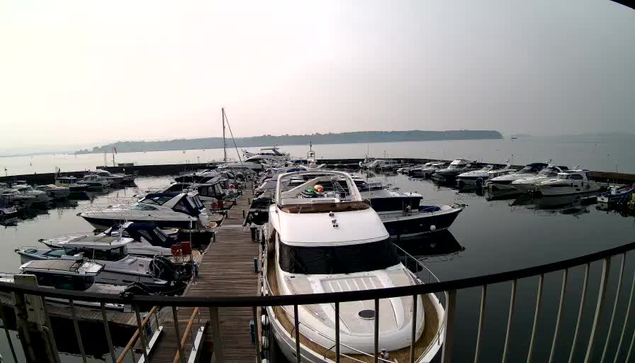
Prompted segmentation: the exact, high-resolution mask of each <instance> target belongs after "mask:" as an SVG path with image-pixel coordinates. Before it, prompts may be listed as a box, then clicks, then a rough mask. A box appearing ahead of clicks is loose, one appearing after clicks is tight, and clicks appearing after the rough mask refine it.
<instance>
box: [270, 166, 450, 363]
mask: <svg viewBox="0 0 635 363" xmlns="http://www.w3.org/2000/svg"><path fill="white" fill-rule="evenodd" d="M313 173H314V175H315V177H309V178H308V180H307V181H306V182H305V183H303V184H301V185H299V186H296V187H292V188H291V189H287V190H283V189H284V185H285V183H284V180H285V179H287V178H295V177H298V176H300V177H306V176H311V175H312V174H313ZM342 180H345V182H346V188H342V189H340V190H331V191H325V190H324V189H323V188H322V185H321V183H324V184H326V183H329V182H330V183H332V184H333V185H339V184H340V182H341V181H342ZM265 231H266V234H267V236H268V240H267V259H266V261H267V262H266V264H267V266H266V268H265V271H266V276H265V282H266V283H265V286H266V288H265V289H266V293H267V294H270V295H293V294H314V293H332V292H343V291H359V290H370V289H382V288H390V287H397V286H408V285H416V284H420V283H421V282H420V281H419V279H417V277H416V276H415V275H414V274H413V273H412V272H410V271H409V270H408V269H407V268H406V267H405V266H404V265H403V264H402V263H401V262H400V259H399V257H398V255H397V252H396V250H395V246H394V245H393V244H392V243H391V242H390V240H389V235H388V232H387V231H386V228H385V227H384V225H383V224H382V221H381V219H380V218H379V216H378V215H377V213H376V212H375V211H374V210H373V209H372V208H371V207H370V206H369V205H368V204H367V203H366V202H364V201H363V199H362V197H361V195H360V193H359V190H358V189H357V187H356V186H355V182H354V181H353V179H352V178H351V177H350V175H348V174H347V173H343V172H335V171H322V172H320V173H315V172H297V173H288V174H283V175H280V176H279V177H278V188H277V190H276V196H275V204H273V205H271V206H270V210H269V223H268V224H267V226H266V227H265ZM416 304H417V309H416V311H417V314H416V316H413V313H412V312H413V299H412V297H410V296H409V297H404V298H391V299H382V300H380V303H379V314H378V316H379V346H378V348H379V350H381V351H382V353H381V356H382V357H383V358H382V359H387V360H388V361H395V362H396V361H404V362H405V361H408V359H409V356H410V355H409V354H410V346H411V331H412V324H413V322H415V323H416V337H415V342H414V345H415V347H416V349H415V351H416V356H415V361H416V362H429V361H431V360H432V359H433V358H434V356H435V355H436V353H437V352H438V350H439V349H440V347H441V344H442V337H443V334H440V332H441V330H442V326H443V325H442V323H441V322H442V321H443V316H444V309H443V307H442V305H441V304H440V302H439V300H438V299H437V297H436V296H435V295H433V294H428V295H421V296H419V298H418V299H417V301H416ZM267 314H268V315H269V318H270V319H269V320H270V321H271V327H272V332H273V334H274V336H275V338H276V340H277V341H278V343H279V346H280V348H281V350H282V352H283V353H284V354H285V356H286V357H287V359H289V360H290V361H293V360H295V358H294V355H295V347H296V344H295V333H294V321H295V315H294V312H293V309H292V308H291V307H268V308H267ZM375 317H376V316H375V312H374V301H353V302H346V303H341V304H340V315H339V323H340V324H339V325H340V343H341V354H342V356H343V357H345V358H346V357H348V358H350V359H353V360H361V361H366V360H368V359H372V357H373V354H374V339H373V331H374V325H375V322H376V321H375ZM335 319H336V318H335V311H334V307H333V305H332V304H313V305H303V306H299V307H298V321H299V332H300V350H301V356H302V361H306V362H334V361H336V357H335V354H334V351H335V349H334V348H333V347H334V344H335V331H334V328H335Z"/></svg>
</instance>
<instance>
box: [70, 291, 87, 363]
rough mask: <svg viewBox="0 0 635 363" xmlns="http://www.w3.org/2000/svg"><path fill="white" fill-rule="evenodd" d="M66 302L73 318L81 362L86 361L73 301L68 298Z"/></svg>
mask: <svg viewBox="0 0 635 363" xmlns="http://www.w3.org/2000/svg"><path fill="white" fill-rule="evenodd" d="M68 302H69V305H70V307H71V319H73V328H75V338H76V339H77V345H78V346H79V352H80V354H81V355H82V362H84V363H86V352H85V351H84V342H83V341H82V335H81V333H80V332H79V324H78V323H77V315H76V314H75V303H74V302H73V300H72V299H69V300H68Z"/></svg>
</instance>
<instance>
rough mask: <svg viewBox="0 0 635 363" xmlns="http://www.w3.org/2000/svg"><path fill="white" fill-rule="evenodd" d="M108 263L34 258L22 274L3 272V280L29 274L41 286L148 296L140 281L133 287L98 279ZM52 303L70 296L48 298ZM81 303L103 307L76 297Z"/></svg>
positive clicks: (110, 306) (114, 306)
mask: <svg viewBox="0 0 635 363" xmlns="http://www.w3.org/2000/svg"><path fill="white" fill-rule="evenodd" d="M103 268H104V266H103V265H101V264H98V263H95V262H89V261H84V260H60V259H58V260H33V261H29V262H26V263H24V264H23V265H22V266H20V272H19V273H0V282H5V283H16V281H17V280H18V279H22V278H26V276H25V275H33V276H35V278H36V280H37V283H38V286H39V287H43V288H49V289H57V290H72V291H83V292H88V293H99V294H113V295H120V294H124V293H126V292H134V293H135V294H139V295H147V294H148V292H147V291H145V290H144V289H143V287H142V286H140V285H139V284H135V285H133V286H123V285H113V284H108V283H100V282H97V281H96V280H97V277H98V276H99V275H100V274H101V273H102V271H103ZM46 301H47V302H49V303H60V304H68V303H69V300H68V299H59V298H51V297H47V298H46ZM73 303H74V304H75V305H77V306H84V307H91V308H99V307H101V304H100V303H99V302H88V301H81V300H73ZM104 307H105V308H107V309H113V310H124V305H123V304H113V303H105V304H104Z"/></svg>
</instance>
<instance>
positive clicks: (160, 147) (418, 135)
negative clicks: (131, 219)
mask: <svg viewBox="0 0 635 363" xmlns="http://www.w3.org/2000/svg"><path fill="white" fill-rule="evenodd" d="M502 138H503V135H502V134H501V133H500V132H498V131H494V130H449V131H422V130H411V131H359V132H347V133H336V134H333V133H329V134H319V133H316V134H313V135H281V136H272V135H263V136H255V137H242V138H236V139H235V141H236V145H237V147H239V148H247V147H264V146H274V145H275V146H288V145H305V144H309V143H313V144H314V145H323V144H365V143H384V142H402V141H445V140H491V139H502ZM227 147H228V148H233V147H234V144H233V140H231V139H227ZM115 148H116V149H117V153H126V152H147V151H174V150H200V149H220V148H223V139H222V138H220V137H211V138H201V139H178V140H166V141H118V142H115V143H111V144H106V145H102V146H95V147H94V148H93V149H92V150H89V149H83V150H79V151H77V152H76V153H75V154H98V153H105V152H106V153H110V152H113V150H114V149H115Z"/></svg>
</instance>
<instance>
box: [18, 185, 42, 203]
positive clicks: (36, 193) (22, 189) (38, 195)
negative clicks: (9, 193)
mask: <svg viewBox="0 0 635 363" xmlns="http://www.w3.org/2000/svg"><path fill="white" fill-rule="evenodd" d="M13 189H14V190H16V191H17V192H18V193H20V194H22V195H25V196H30V197H33V199H31V200H30V204H47V203H48V202H50V201H51V198H50V197H49V196H48V195H47V193H46V192H43V191H41V190H36V189H33V187H32V186H30V185H28V184H26V183H25V182H18V183H17V184H14V185H13Z"/></svg>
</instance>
